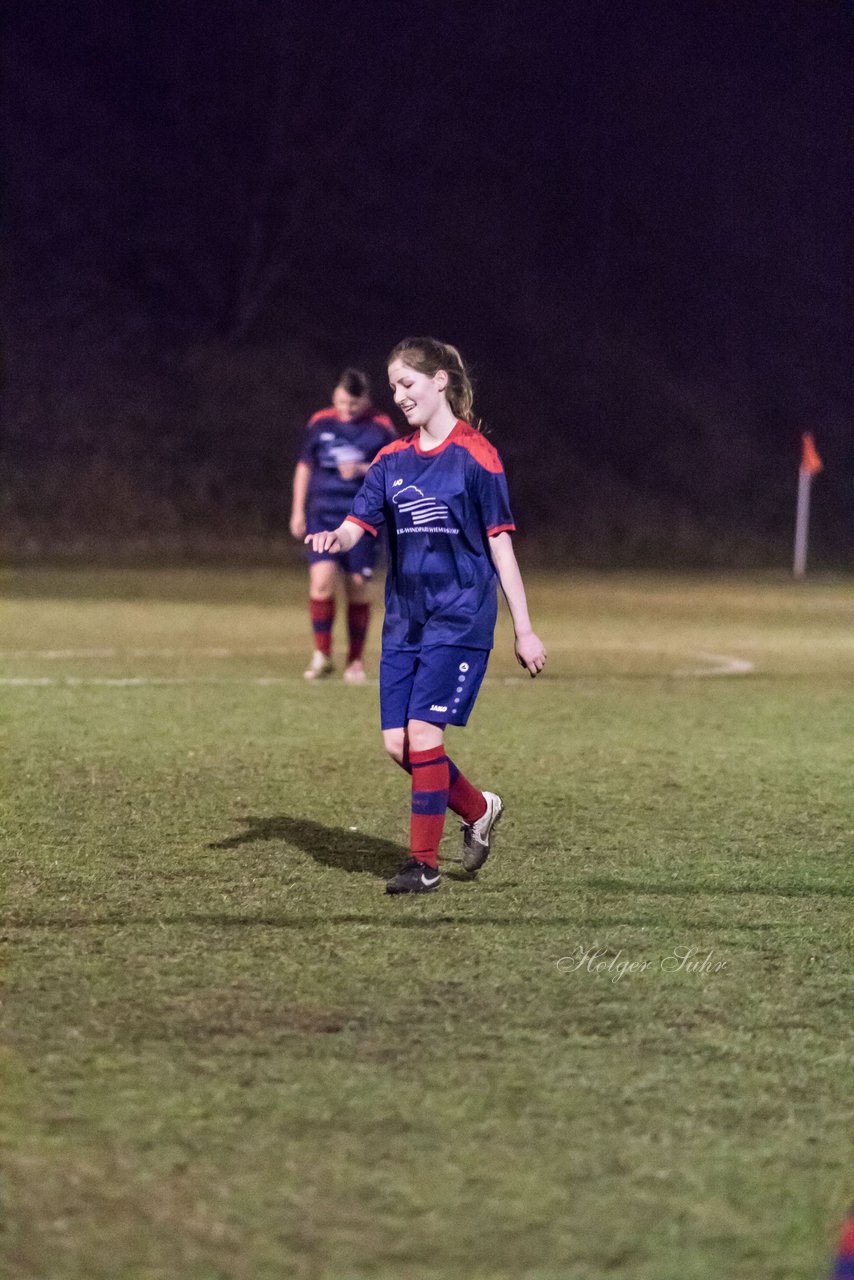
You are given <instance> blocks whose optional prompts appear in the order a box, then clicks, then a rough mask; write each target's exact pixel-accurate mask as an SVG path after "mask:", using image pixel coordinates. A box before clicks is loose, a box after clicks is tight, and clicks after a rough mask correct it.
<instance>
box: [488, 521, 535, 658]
mask: <svg viewBox="0 0 854 1280" xmlns="http://www.w3.org/2000/svg"><path fill="white" fill-rule="evenodd" d="M489 550H490V554H491V555H492V563H493V564H494V565H495V571H496V573H497V574H498V581H499V582H500V583H501V590H502V591H503V592H504V599H505V600H506V601H507V607H508V608H509V610H510V616H511V618H512V619H513V630H514V631H515V632H516V659H517V661H518V663H519V665H520V666H521V667H524V668H525V670H526V671H528V672H529V673H530V674H531V675H532V676H536V675H538V674H539V673H540V672H541V671H542V669H543V667H544V666H545V662H546V651H545V648H544V646H543V642H542V641H541V640H540V638H539V636H538V635H536V633H535V632H534V630H533V628H532V626H531V619H530V618H529V617H528V601H527V598H526V596H525V585H524V583H523V582H522V575H521V573H520V572H519V565H518V564H517V562H516V554H515V552H514V550H513V542H512V540H511V538H510V534H509V533H496V534H495V536H494V537H492V538H490V539H489Z"/></svg>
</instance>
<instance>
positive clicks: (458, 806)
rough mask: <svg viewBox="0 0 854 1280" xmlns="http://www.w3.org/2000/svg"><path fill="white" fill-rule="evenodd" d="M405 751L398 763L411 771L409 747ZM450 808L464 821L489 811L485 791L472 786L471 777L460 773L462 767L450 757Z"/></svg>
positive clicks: (472, 820)
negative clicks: (458, 766) (459, 767)
mask: <svg viewBox="0 0 854 1280" xmlns="http://www.w3.org/2000/svg"><path fill="white" fill-rule="evenodd" d="M405 751H406V754H405V755H403V759H402V760H398V762H397V763H398V764H399V765H401V768H402V769H406V772H407V773H411V772H412V765H411V764H410V756H408V749H405ZM448 809H451V810H452V812H453V813H456V814H458V817H460V818H462V820H463V822H476V820H478V818H483V815H484V814H485V812H487V800H485V797H484V794H483V791H478V787H472V785H471V782H469V778H467V777H466V776H465V774H463V773H460V769H458V768H457V767H456V764H455V763H453V760H452V759H448Z"/></svg>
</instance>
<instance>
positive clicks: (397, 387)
mask: <svg viewBox="0 0 854 1280" xmlns="http://www.w3.org/2000/svg"><path fill="white" fill-rule="evenodd" d="M388 381H389V386H390V387H391V389H392V392H393V394H394V403H395V404H396V405H397V406H398V408H399V409H401V410H402V411H403V414H404V416H405V418H406V421H407V422H408V423H409V425H410V427H424V426H426V425H427V424H428V423H429V422H430V421H431V419H432V418H433V416H434V414H435V413H436V412H437V411H438V410H439V409H441V408H443V407H444V405H445V404H446V403H447V401H446V399H445V387H446V386H447V385H448V375H447V374H446V373H445V371H444V369H439V370H438V372H437V373H434V374H432V375H430V374H427V373H419V372H418V370H417V369H411V368H410V367H409V365H408V364H404V363H403V361H402V360H394V361H392V363H391V364H390V365H389V367H388Z"/></svg>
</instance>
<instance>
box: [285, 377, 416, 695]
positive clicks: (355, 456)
mask: <svg viewBox="0 0 854 1280" xmlns="http://www.w3.org/2000/svg"><path fill="white" fill-rule="evenodd" d="M395 438H396V437H395V431H394V428H393V427H392V425H391V422H390V421H389V419H388V418H387V417H386V416H385V414H383V413H376V412H375V411H374V408H373V405H372V404H371V396H370V383H369V381H368V378H367V376H366V375H365V374H364V373H362V372H361V370H359V369H345V370H344V372H343V373H342V374H341V377H340V378H339V380H338V384H337V386H336V387H335V390H334V391H333V393H332V405H331V406H330V408H328V409H321V410H320V412H319V413H315V414H314V416H313V417H312V418H310V419H309V422H308V425H307V427H306V434H305V441H304V444H303V449H302V453H301V454H300V459H299V462H298V463H297V465H296V470H295V472H294V484H293V505H292V508H291V521H290V528H291V533H292V534H293V536H294V537H295V538H299V539H300V540H302V539H303V538H304V537H305V535H306V533H315V532H317V531H319V530H321V529H328V528H330V526H332V527H334V526H335V525H337V524H339V523H340V522H341V521H342V520H343V519H344V517H345V516H346V515H347V512H348V511H349V510H350V507H351V505H352V503H353V499H354V497H355V495H356V494H357V493H358V491H359V488H360V486H361V484H362V481H363V479H364V477H365V472H366V471H367V469H368V467H369V466H370V464H371V462H372V461H373V459H374V458H375V457H376V455H377V453H378V452H379V450H380V449H382V448H383V446H384V445H386V444H388V442H389V440H393V439H395ZM368 542H370V543H371V545H368ZM308 559H309V613H310V617H311V626H312V632H313V635H314V653H313V654H312V658H311V662H310V663H309V666H308V669H307V670H306V671H305V677H306V679H307V680H317V679H320V678H322V677H324V676H328V675H331V674H332V671H333V669H334V668H333V664H332V625H333V622H334V620H335V585H336V578H337V577H338V575H339V572H340V574H342V575H343V578H344V589H345V592H346V596H347V634H348V651H347V662H346V665H345V668H344V679H345V680H346V681H347V682H348V683H349V684H361V683H363V682H364V679H365V669H364V666H363V665H362V652H363V650H364V647H365V638H366V636H367V633H368V622H369V620H370V610H371V601H370V588H369V580H370V578H371V575H372V574H373V570H374V565H375V562H376V546H375V545H374V541H373V539H369V540H367V539H366V541H365V543H364V545H361V546H358V547H354V548H353V549H352V550H351V551H346V552H337V553H333V552H330V551H321V552H317V551H311V552H309V557H308Z"/></svg>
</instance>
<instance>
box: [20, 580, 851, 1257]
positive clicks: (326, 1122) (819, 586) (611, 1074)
mask: <svg viewBox="0 0 854 1280" xmlns="http://www.w3.org/2000/svg"><path fill="white" fill-rule="evenodd" d="M4 585H5V599H4V601H3V604H2V634H0V648H2V656H0V678H2V683H0V705H2V707H3V732H4V736H5V737H6V739H7V742H6V753H5V754H6V766H5V770H4V776H3V789H4V795H3V831H2V836H3V853H2V859H3V870H4V877H3V881H4V883H3V899H4V901H3V908H4V910H3V916H4V927H3V950H4V987H5V991H4V994H3V1008H2V1013H3V1040H2V1050H0V1071H1V1072H2V1101H0V1123H1V1124H2V1145H3V1169H2V1181H0V1224H2V1230H0V1273H2V1275H3V1276H4V1277H6V1276H8V1277H10V1280H24V1278H25V1280H34V1278H36V1277H38V1278H39V1280H72V1278H73V1280H102V1278H103V1280H173V1278H175V1280H218V1278H223V1280H224V1278H228V1280H274V1278H275V1280H278V1278H280V1277H295V1278H296V1280H357V1278H358V1280H362V1278H367V1277H372V1278H376V1280H440V1278H441V1280H457V1278H459V1280H522V1278H524V1280H594V1278H598V1277H612V1276H618V1277H620V1278H621V1280H759V1278H760V1277H761V1280H815V1278H816V1277H824V1276H826V1275H827V1274H828V1272H829V1267H830V1258H831V1255H832V1252H833V1246H834V1237H835V1231H836V1228H837V1224H838V1222H839V1221H840V1219H841V1217H842V1215H843V1212H844V1210H845V1209H846V1207H847V1203H848V1200H849V1198H850V1195H851V1192H852V1189H853V1188H852V1180H851V1167H850V1152H851V1136H852V1135H851V1096H852V1088H851V1085H852V1071H851V1067H852V1052H851V1048H852V1046H851V1025H852V1001H851V985H850V977H851V943H852V894H854V877H852V871H851V862H852V846H854V787H852V772H851V769H852V747H851V744H852V706H851V695H852V676H854V639H853V638H852V623H854V583H852V581H851V580H847V581H845V580H836V581H833V582H826V581H822V582H820V581H814V582H808V583H806V584H802V585H799V586H795V585H793V584H790V583H788V582H787V581H786V580H785V579H783V578H782V577H780V578H779V579H773V578H769V577H765V578H756V579H749V578H739V579H730V580H711V579H707V580H703V579H699V578H696V579H690V578H676V577H663V576H662V577H654V576H643V577H641V576H635V577H632V576H616V575H615V576H612V577H607V576H605V577H582V576H579V577H577V578H576V577H567V578H565V579H558V578H553V579H545V578H543V579H540V580H534V581H533V582H532V583H531V584H530V596H531V601H532V608H533V613H534V616H535V621H536V625H537V626H538V629H539V630H540V631H541V634H542V636H543V638H544V639H545V641H546V644H547V646H548V648H549V651H550V661H549V667H548V673H547V675H545V676H543V677H542V678H541V679H539V680H537V681H536V682H533V681H530V680H528V679H527V678H526V677H522V676H521V675H518V674H517V672H518V668H515V667H514V665H513V662H512V652H511V647H510V640H509V631H508V628H507V620H506V617H505V618H503V619H502V622H501V627H500V636H499V641H498V648H497V650H496V654H495V656H494V659H493V663H492V665H491V668H490V678H489V680H488V681H487V683H486V684H485V686H484V690H483V693H482V694H481V698H480V700H479V703H478V707H477V709H476V711H475V714H474V717H473V720H472V722H471V724H470V726H469V728H468V729H466V730H465V731H464V732H463V731H458V732H457V733H456V734H453V733H452V734H451V735H450V740H451V751H452V754H453V756H454V757H455V758H456V759H457V760H458V762H459V764H460V765H461V767H462V768H463V769H464V770H465V772H466V773H468V774H469V775H470V776H471V777H472V780H473V781H475V782H476V783H479V785H481V786H484V787H491V788H495V789H497V790H499V791H500V792H501V794H502V795H503V797H504V799H505V802H506V805H507V818H506V820H505V822H504V824H503V826H502V829H501V834H500V839H499V842H498V846H497V851H496V853H495V855H494V857H493V859H492V860H491V861H490V862H489V863H488V864H487V866H486V868H484V870H483V871H482V872H481V873H480V876H479V877H478V879H477V880H475V881H472V882H469V881H467V880H465V879H463V878H462V877H461V874H460V873H459V872H458V871H456V870H455V866H454V863H452V862H450V861H448V862H447V864H446V875H445V877H444V883H443V887H442V890H441V892H440V893H438V894H435V895H430V896H427V897H423V898H421V897H419V898H415V899H393V898H388V897H387V896H386V895H385V894H384V892H383V882H384V879H385V878H386V877H387V875H388V873H389V872H390V871H391V870H392V869H393V867H394V866H395V864H396V863H397V861H398V860H399V859H400V858H401V857H402V856H404V843H405V839H406V833H407V813H408V809H407V805H408V780H407V779H406V778H405V777H404V776H403V775H402V774H401V773H399V771H397V770H395V769H394V767H393V766H392V765H391V764H390V763H388V762H387V761H386V760H385V758H384V757H383V753H382V750H381V746H380V741H379V734H378V732H377V720H378V718H377V690H376V686H375V685H373V684H372V685H368V686H367V687H364V688H349V687H345V686H343V685H342V684H341V683H340V682H337V681H336V682H335V683H328V684H325V685H322V686H319V687H312V686H310V685H306V683H305V682H304V681H303V680H302V679H301V678H300V673H301V671H302V668H303V666H304V662H305V658H306V657H307V656H308V654H307V648H306V636H305V631H306V624H305V619H304V607H303V597H304V594H305V591H304V584H303V580H302V578H301V577H300V578H296V577H294V576H289V575H287V574H283V575H281V576H276V575H275V574H272V573H270V572H267V571H263V572H262V571H257V572H247V573H245V574H239V573H237V572H231V573H218V572H215V571H213V570H208V571H200V572H198V573H196V574H192V573H190V572H179V571H174V572H162V573H156V572H141V571H140V572H134V573H123V574H120V573H110V572H106V571H103V572H99V573H90V574H87V573H84V572H82V571H71V570H68V571H58V570H57V571H47V570H41V571H36V570H31V571H28V572H23V571H21V572H19V573H12V572H9V573H7V574H6V575H5V579H4ZM376 640H377V633H376V631H375V633H374V637H373V641H372V650H373V652H372V657H371V665H372V667H373V668H374V669H375V666H376ZM458 840H459V834H458V831H457V827H456V824H455V823H451V822H449V823H448V825H447V827H446V835H445V842H444V851H445V854H446V855H447V856H448V857H449V858H450V857H452V856H453V855H454V854H455V853H456V852H457V848H458V845H457V842H458ZM686 949H687V951H688V952H690V953H691V955H690V957H689V959H688V960H685V959H684V957H685V955H686ZM704 960H705V964H701V962H702V961H704ZM603 961H607V962H608V964H609V965H610V968H607V967H606V968H602V967H601V964H602V962H603ZM692 962H693V964H694V966H695V967H694V968H692V967H691V963H692ZM597 965H598V966H600V967H599V968H597ZM630 965H631V966H633V968H627V966H630Z"/></svg>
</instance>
